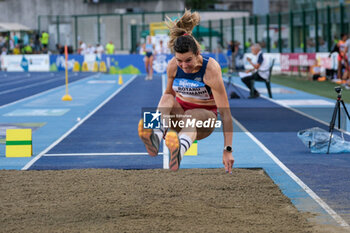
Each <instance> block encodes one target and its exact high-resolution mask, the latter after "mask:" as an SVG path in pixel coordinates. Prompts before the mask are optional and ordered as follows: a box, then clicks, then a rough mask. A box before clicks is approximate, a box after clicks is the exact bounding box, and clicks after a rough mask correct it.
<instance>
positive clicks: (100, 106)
mask: <svg viewBox="0 0 350 233" xmlns="http://www.w3.org/2000/svg"><path fill="white" fill-rule="evenodd" d="M136 77H137V75H134V76H133V77H132V78H131V79H130V80H129V81H127V82H126V83H125V84H124V85H123V86H122V87H120V88H119V89H118V90H116V91H115V92H114V93H113V94H112V95H110V96H109V97H108V98H107V99H105V100H104V101H103V102H102V103H101V104H100V105H98V106H97V107H96V108H95V109H94V110H93V111H92V112H90V113H89V114H88V115H87V116H85V117H84V118H83V119H82V120H80V121H79V122H78V123H77V124H76V125H74V126H73V127H72V128H71V129H70V130H68V131H67V132H66V133H65V134H63V135H62V136H61V137H60V138H59V139H57V140H56V141H55V142H53V143H52V144H51V145H50V146H49V147H47V148H46V149H45V150H43V151H42V152H40V154H38V155H37V156H35V157H34V158H33V159H32V160H31V161H29V162H28V163H27V164H26V165H25V166H24V167H23V168H22V169H21V170H28V169H29V168H30V167H31V166H32V165H33V164H34V163H35V162H36V161H37V160H38V159H40V158H41V157H42V156H43V155H44V154H46V152H48V151H49V150H51V149H52V148H53V147H54V146H56V145H57V144H58V143H60V142H61V141H62V140H63V139H64V138H66V137H67V136H68V135H69V134H71V133H72V132H73V131H74V130H76V129H77V128H78V127H79V126H80V125H81V124H83V123H84V122H85V121H86V120H87V119H88V118H89V117H91V116H92V115H93V114H94V113H95V112H97V111H98V110H99V109H100V108H102V106H103V105H105V104H106V103H107V102H108V101H110V100H111V99H112V98H113V97H114V96H115V95H117V94H118V93H119V92H121V91H122V90H123V89H124V88H125V87H126V86H128V85H129V84H130V83H131V82H132V81H133V80H134V79H135V78H136Z"/></svg>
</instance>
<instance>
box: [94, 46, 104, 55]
mask: <svg viewBox="0 0 350 233" xmlns="http://www.w3.org/2000/svg"><path fill="white" fill-rule="evenodd" d="M95 53H96V54H98V55H101V54H104V53H105V49H104V48H103V46H102V45H101V44H96V51H95Z"/></svg>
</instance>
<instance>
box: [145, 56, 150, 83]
mask: <svg viewBox="0 0 350 233" xmlns="http://www.w3.org/2000/svg"><path fill="white" fill-rule="evenodd" d="M145 68H146V74H147V76H146V80H148V79H149V57H147V56H145Z"/></svg>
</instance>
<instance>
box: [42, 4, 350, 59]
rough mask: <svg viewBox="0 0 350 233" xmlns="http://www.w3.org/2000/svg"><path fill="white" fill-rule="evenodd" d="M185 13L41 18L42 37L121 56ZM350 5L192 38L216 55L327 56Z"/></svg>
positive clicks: (203, 28)
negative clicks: (108, 48)
mask: <svg viewBox="0 0 350 233" xmlns="http://www.w3.org/2000/svg"><path fill="white" fill-rule="evenodd" d="M182 13H183V12H160V13H130V14H99V15H73V16H39V17H38V29H39V31H43V30H46V31H48V32H49V34H50V36H51V38H50V48H51V49H54V48H55V45H56V44H58V43H60V44H68V45H71V46H73V47H74V48H77V47H78V46H79V41H80V40H81V41H84V42H85V43H86V44H92V45H95V44H102V45H105V44H106V43H107V42H109V41H112V42H113V43H114V44H115V46H116V49H117V50H120V51H125V52H135V51H136V47H137V44H138V43H142V41H143V38H144V37H145V36H146V35H147V32H148V29H149V26H148V25H149V23H152V22H161V21H164V19H165V16H166V15H167V16H169V17H173V16H178V15H179V14H180V15H181V14H182ZM349 23H350V5H343V4H340V5H339V6H338V7H327V8H322V9H313V10H303V11H290V12H287V13H279V14H271V15H264V16H256V15H253V16H250V17H243V18H230V19H221V20H209V21H202V22H201V24H200V27H197V28H195V29H194V31H193V35H195V36H196V37H197V39H198V40H200V41H201V42H202V44H203V45H204V46H205V47H206V50H208V51H211V52H214V51H220V50H221V49H224V48H225V47H226V46H227V44H228V43H229V41H231V40H233V41H238V42H240V44H241V46H242V48H243V49H244V50H245V51H246V50H247V49H249V44H251V43H261V45H262V47H263V50H264V51H265V52H327V51H329V50H330V49H331V47H332V45H333V44H334V41H335V40H336V39H339V38H340V34H341V33H349V31H350V30H349V26H350V24H349Z"/></svg>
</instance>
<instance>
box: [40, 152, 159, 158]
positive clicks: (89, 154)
mask: <svg viewBox="0 0 350 233" xmlns="http://www.w3.org/2000/svg"><path fill="white" fill-rule="evenodd" d="M159 154H160V155H162V154H163V153H159ZM114 155H130V156H133V155H148V153H146V152H134V153H133V152H125V153H124V152H120V153H67V154H44V155H43V156H44V157H60V156H114Z"/></svg>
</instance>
